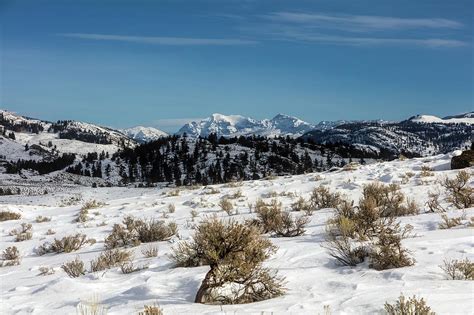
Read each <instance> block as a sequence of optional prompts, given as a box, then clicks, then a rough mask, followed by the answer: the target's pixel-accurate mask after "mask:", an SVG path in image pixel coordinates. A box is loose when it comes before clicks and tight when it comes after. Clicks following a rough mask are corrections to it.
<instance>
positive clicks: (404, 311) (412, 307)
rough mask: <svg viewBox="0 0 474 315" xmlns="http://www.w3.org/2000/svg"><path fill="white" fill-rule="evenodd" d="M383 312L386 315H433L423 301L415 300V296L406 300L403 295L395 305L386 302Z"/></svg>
mask: <svg viewBox="0 0 474 315" xmlns="http://www.w3.org/2000/svg"><path fill="white" fill-rule="evenodd" d="M385 312H387V314H388V315H435V312H433V311H431V308H430V307H429V306H428V305H426V302H425V300H423V299H417V298H416V296H412V297H411V298H408V299H406V298H405V297H404V296H403V294H402V295H400V297H399V298H398V300H397V301H396V302H395V304H390V303H388V302H386V303H385Z"/></svg>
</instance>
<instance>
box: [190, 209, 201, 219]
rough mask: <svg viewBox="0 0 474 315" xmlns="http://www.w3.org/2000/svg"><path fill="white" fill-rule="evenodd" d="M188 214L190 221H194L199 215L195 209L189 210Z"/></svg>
mask: <svg viewBox="0 0 474 315" xmlns="http://www.w3.org/2000/svg"><path fill="white" fill-rule="evenodd" d="M190 214H191V219H192V220H193V221H194V219H195V218H197V216H198V214H199V213H198V212H197V211H196V210H195V209H191V212H190Z"/></svg>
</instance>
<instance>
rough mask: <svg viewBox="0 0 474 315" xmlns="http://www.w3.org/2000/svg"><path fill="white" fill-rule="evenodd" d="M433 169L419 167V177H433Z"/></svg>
mask: <svg viewBox="0 0 474 315" xmlns="http://www.w3.org/2000/svg"><path fill="white" fill-rule="evenodd" d="M433 175H434V173H433V169H432V168H431V167H429V166H427V165H422V166H421V172H420V177H429V176H433Z"/></svg>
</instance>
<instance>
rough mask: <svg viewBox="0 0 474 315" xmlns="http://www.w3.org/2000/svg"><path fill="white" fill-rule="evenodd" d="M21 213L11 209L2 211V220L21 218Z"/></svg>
mask: <svg viewBox="0 0 474 315" xmlns="http://www.w3.org/2000/svg"><path fill="white" fill-rule="evenodd" d="M20 219H21V214H19V213H16V212H11V211H0V222H2V221H9V220H20Z"/></svg>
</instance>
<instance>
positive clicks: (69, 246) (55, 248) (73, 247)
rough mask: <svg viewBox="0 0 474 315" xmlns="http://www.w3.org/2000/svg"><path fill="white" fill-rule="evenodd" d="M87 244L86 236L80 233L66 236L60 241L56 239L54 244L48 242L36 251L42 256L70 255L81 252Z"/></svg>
mask: <svg viewBox="0 0 474 315" xmlns="http://www.w3.org/2000/svg"><path fill="white" fill-rule="evenodd" d="M87 243H88V241H87V240H86V235H85V234H80V233H78V234H76V235H68V236H65V237H63V238H62V239H60V240H58V239H56V238H55V239H54V241H53V242H52V243H48V242H46V243H44V244H43V245H41V246H39V247H38V248H37V249H36V253H37V254H38V255H40V256H41V255H44V254H47V253H57V254H60V253H70V252H74V251H77V250H79V249H80V248H81V247H83V246H84V245H85V244H87Z"/></svg>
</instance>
